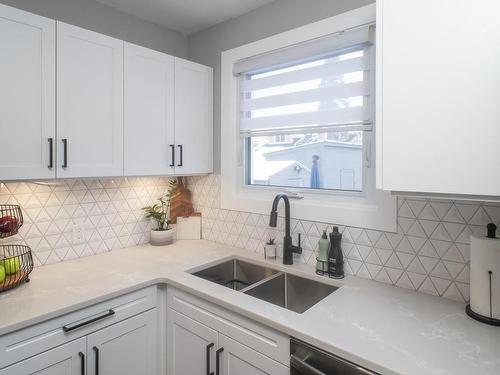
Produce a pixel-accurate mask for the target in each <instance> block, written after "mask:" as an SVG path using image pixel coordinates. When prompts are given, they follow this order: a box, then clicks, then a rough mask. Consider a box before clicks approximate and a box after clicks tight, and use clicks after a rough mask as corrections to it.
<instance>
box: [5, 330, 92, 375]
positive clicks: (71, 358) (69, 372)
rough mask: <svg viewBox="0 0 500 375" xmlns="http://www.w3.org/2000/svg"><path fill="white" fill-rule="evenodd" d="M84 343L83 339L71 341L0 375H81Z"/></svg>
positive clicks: (84, 349) (12, 367)
mask: <svg viewBox="0 0 500 375" xmlns="http://www.w3.org/2000/svg"><path fill="white" fill-rule="evenodd" d="M86 343H87V340H86V339H85V338H84V337H83V338H81V339H78V340H75V341H71V342H69V343H67V344H64V345H61V346H58V347H57V348H54V349H52V350H49V351H46V352H44V353H42V354H38V355H36V356H34V357H31V358H29V359H26V360H24V361H21V362H19V363H16V364H15V365H12V366H10V367H7V368H4V369H3V370H0V375H31V374H37V375H80V374H82V375H83V374H85V352H86Z"/></svg>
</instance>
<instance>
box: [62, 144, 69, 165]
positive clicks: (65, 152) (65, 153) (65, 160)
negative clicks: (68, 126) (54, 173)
mask: <svg viewBox="0 0 500 375" xmlns="http://www.w3.org/2000/svg"><path fill="white" fill-rule="evenodd" d="M62 143H63V164H62V167H63V168H68V140H67V139H66V138H64V139H62Z"/></svg>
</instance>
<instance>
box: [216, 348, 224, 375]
mask: <svg viewBox="0 0 500 375" xmlns="http://www.w3.org/2000/svg"><path fill="white" fill-rule="evenodd" d="M223 351H224V348H220V349H217V351H216V352H215V375H220V353H222V352H223Z"/></svg>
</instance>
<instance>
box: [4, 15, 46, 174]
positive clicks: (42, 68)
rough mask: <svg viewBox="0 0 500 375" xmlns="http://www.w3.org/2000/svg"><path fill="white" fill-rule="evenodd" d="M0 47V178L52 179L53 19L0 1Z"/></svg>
mask: <svg viewBox="0 0 500 375" xmlns="http://www.w3.org/2000/svg"><path fill="white" fill-rule="evenodd" d="M0 51H1V53H0V55H1V57H0V82H1V83H0V134H1V138H2V141H1V144H0V180H12V179H28V178H53V177H55V168H50V164H51V162H50V154H51V149H50V142H55V139H54V137H55V110H56V109H55V108H56V107H55V82H56V81H55V21H53V20H50V19H48V18H44V17H40V16H36V15H34V14H31V13H27V12H23V11H21V10H17V9H15V8H11V7H8V6H4V5H0ZM50 139H51V140H52V141H50ZM52 151H53V150H52ZM52 155H54V154H52Z"/></svg>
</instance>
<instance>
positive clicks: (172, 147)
mask: <svg viewBox="0 0 500 375" xmlns="http://www.w3.org/2000/svg"><path fill="white" fill-rule="evenodd" d="M170 149H171V150H172V162H171V163H170V166H171V167H175V145H170Z"/></svg>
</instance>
